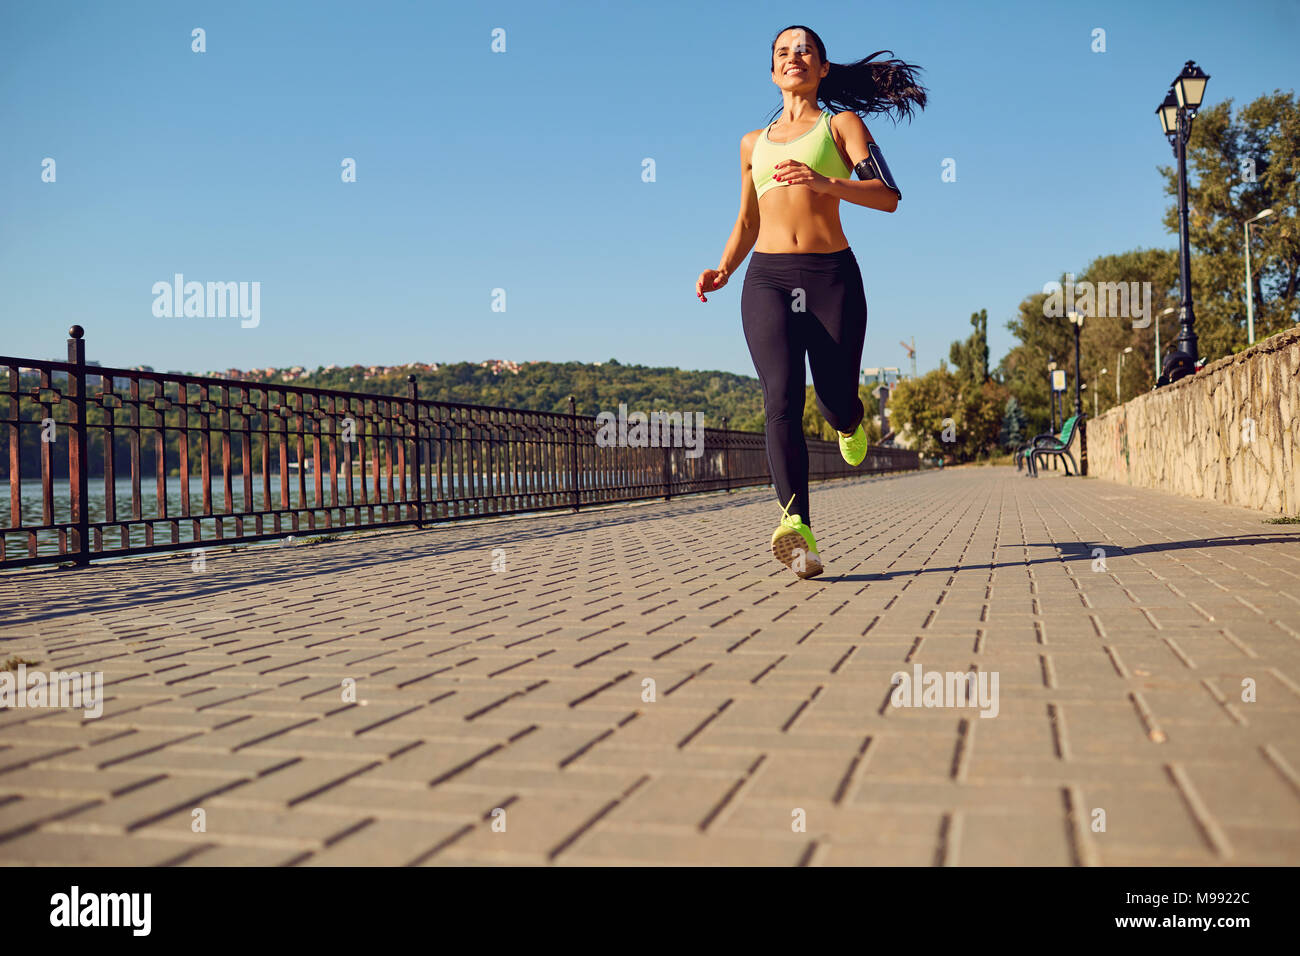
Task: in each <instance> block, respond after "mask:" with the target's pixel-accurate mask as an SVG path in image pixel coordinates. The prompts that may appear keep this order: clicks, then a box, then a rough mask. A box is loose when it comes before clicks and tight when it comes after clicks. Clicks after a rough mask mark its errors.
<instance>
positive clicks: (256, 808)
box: [0, 468, 1300, 866]
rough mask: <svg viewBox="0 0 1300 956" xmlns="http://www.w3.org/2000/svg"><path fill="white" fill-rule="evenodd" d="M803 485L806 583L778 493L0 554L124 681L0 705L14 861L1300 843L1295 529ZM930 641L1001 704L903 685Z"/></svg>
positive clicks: (876, 857)
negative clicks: (783, 558)
mask: <svg viewBox="0 0 1300 956" xmlns="http://www.w3.org/2000/svg"><path fill="white" fill-rule="evenodd" d="M814 498H815V499H816V500H817V502H819V504H818V505H817V508H818V510H819V513H835V514H837V516H839V518H840V519H841V520H838V521H837V522H836V523H835V525H834V527H831V526H827V527H825V528H824V529H822V530H821V531H820V532H819V535H818V537H819V542H820V543H821V545H822V548H823V552H824V556H825V557H826V559H827V561H828V570H827V572H826V573H825V574H823V575H822V576H821V577H819V578H817V579H814V580H811V581H806V582H800V581H796V580H794V579H793V578H792V577H790V576H789V575H788V573H787V572H785V571H784V570H783V569H781V568H779V567H777V566H776V565H775V563H774V562H772V560H771V557H770V555H769V554H768V553H767V551H766V541H767V538H768V535H769V534H770V531H771V525H772V523H773V521H772V518H773V513H774V510H775V508H774V505H773V503H772V501H771V497H770V492H769V491H768V490H766V489H747V490H742V491H738V492H735V493H732V494H730V495H724V494H717V495H706V496H700V497H695V498H681V499H675V500H673V501H669V502H659V501H655V502H647V503H644V504H640V505H636V506H628V507H615V508H610V509H602V510H599V511H587V510H585V509H584V511H583V512H582V513H580V514H577V515H563V516H557V515H538V516H528V517H520V518H517V519H512V520H509V521H491V522H463V523H455V524H451V525H442V526H435V527H430V528H428V529H426V530H424V531H416V530H413V529H407V530H399V531H396V532H385V533H379V534H369V535H365V536H357V537H355V538H350V539H347V540H343V541H339V542H334V543H324V544H320V545H317V546H314V547H312V548H311V549H310V550H307V549H300V548H277V549H270V548H258V549H241V550H238V551H234V552H231V551H225V550H223V551H221V552H220V553H216V554H214V555H212V556H211V558H210V561H209V568H210V569H211V573H210V574H209V576H207V577H205V578H204V579H203V580H200V579H199V576H195V575H190V574H188V573H186V574H179V573H178V569H181V570H186V571H187V570H188V565H187V564H186V563H183V562H182V561H180V559H179V558H178V560H177V561H172V562H169V561H166V560H157V559H149V560H139V561H137V560H129V561H121V562H113V563H110V564H105V565H102V566H95V567H92V568H89V569H72V570H64V571H59V572H58V573H57V574H55V573H52V572H50V573H46V572H42V571H37V572H22V573H13V574H10V573H0V606H3V607H5V608H6V610H7V612H9V613H8V615H7V617H6V620H5V621H4V622H3V623H0V640H3V641H5V643H6V647H8V648H12V649H13V652H14V653H19V652H21V654H22V656H24V657H26V658H27V659H33V660H39V661H41V662H42V666H43V667H50V668H58V669H70V668H74V667H75V668H78V669H82V670H85V669H93V670H100V671H102V672H103V673H104V675H105V680H106V691H107V693H108V697H109V699H108V700H107V701H106V703H105V716H104V717H103V718H101V719H99V720H94V721H83V720H81V719H80V718H79V716H78V715H76V714H72V713H68V712H62V711H57V712H50V713H29V712H25V711H18V710H16V709H15V710H7V711H0V864H19V865H23V864H30V863H51V862H53V863H59V862H63V863H71V864H83V865H97V864H110V863H117V864H126V865H157V864H159V863H168V862H179V863H181V864H183V865H213V866H228V865H282V864H285V863H290V862H293V863H299V864H303V865H397V864H401V863H407V862H419V863H421V864H423V865H432V866H461V865H561V866H564V865H628V864H642V865H680V864H690V863H697V864H704V865H709V864H766V865H795V864H805V865H813V866H837V865H906V866H931V865H936V864H939V865H943V864H956V865H988V864H999V865H1000V864H1021V865H1024V864H1034V865H1071V864H1080V863H1088V864H1091V863H1101V864H1103V865H1154V866H1183V865H1242V864H1247V865H1249V864H1263V865H1295V864H1296V863H1300V844H1298V842H1297V834H1300V743H1298V742H1297V741H1300V733H1297V731H1300V598H1298V597H1297V594H1300V590H1297V584H1298V583H1300V549H1297V548H1296V547H1295V545H1296V544H1297V543H1300V531H1296V530H1292V529H1288V528H1279V529H1275V530H1274V529H1270V531H1269V532H1268V533H1265V532H1263V530H1262V528H1261V525H1260V522H1259V518H1258V516H1256V515H1254V514H1252V513H1249V512H1245V511H1241V510H1240V509H1232V508H1224V507H1220V506H1217V505H1213V504H1210V503H1206V502H1192V501H1188V500H1183V499H1179V498H1175V497H1173V496H1170V495H1165V494H1161V493H1159V492H1153V491H1147V490H1144V489H1136V488H1128V487H1123V488H1121V487H1120V486H1116V485H1111V484H1108V483H1106V482H1102V481H1097V480H1092V479H1089V480H1078V479H1070V478H1064V477H1062V476H1061V475H1060V474H1059V473H1056V472H1045V473H1044V474H1043V476H1042V477H1041V478H1040V479H1039V480H1037V481H1034V480H1031V479H1027V478H1025V477H1024V476H1023V475H1021V474H1017V473H1015V472H1013V471H1011V470H1009V469H999V468H969V469H967V468H958V469H946V470H944V471H942V472H926V473H922V474H913V475H904V476H894V477H889V478H884V479H879V478H867V479H861V480H848V481H837V482H827V483H821V484H819V485H817V486H816V488H815V489H814ZM631 522H634V523H631ZM557 531H562V532H563V533H561V534H557V533H556V532H557ZM629 531H631V533H629ZM435 539H436V540H435ZM430 542H434V546H433V547H431V546H430ZM498 546H501V547H506V548H507V552H508V555H509V567H510V571H509V573H508V574H506V575H500V576H498V575H487V574H486V573H485V571H486V569H487V568H488V566H489V564H490V560H491V553H492V548H494V547H498ZM1093 547H1105V548H1106V549H1107V552H1108V553H1107V570H1106V572H1104V573H1097V572H1094V571H1093V570H1092V567H1091V565H1092V548H1093ZM449 555H458V556H465V557H468V559H469V560H466V561H449V560H447V558H448V556H449ZM475 556H477V557H475ZM182 557H183V556H182ZM478 558H481V559H482V561H481V562H480V563H477V564H476V563H475V561H476V560H477V559H478ZM211 574H220V575H221V578H220V580H221V582H222V587H221V588H220V589H213V588H212V587H211V583H212V581H213V578H212V576H211ZM143 601H147V602H148V603H147V608H148V610H147V613H142V612H141V610H140V608H141V606H142V605H141V602H143ZM11 609H12V610H11ZM88 609H93V610H88ZM916 664H920V665H921V666H922V668H923V670H935V671H939V672H940V673H945V672H952V673H963V672H967V671H969V670H971V669H972V668H975V669H977V670H978V671H981V672H996V673H997V674H998V675H999V700H998V715H997V716H996V717H994V718H981V717H979V716H978V714H979V711H978V709H977V708H974V707H965V708H956V707H919V708H898V707H893V706H890V705H889V703H888V700H889V697H890V694H891V690H892V685H891V677H892V675H893V674H894V673H895V672H896V671H900V670H901V671H904V672H907V673H911V671H912V668H913V666H914V665H916ZM349 677H350V678H353V679H355V680H356V681H357V685H356V686H357V696H358V702H357V703H356V704H355V705H349V704H346V703H345V702H344V701H343V699H342V693H341V689H342V682H343V680H344V678H349ZM647 677H650V678H653V679H654V681H655V683H656V693H657V699H656V700H655V701H654V702H649V701H645V700H643V699H642V681H643V680H644V679H645V678H647ZM1246 678H1249V679H1251V680H1253V681H1254V684H1255V688H1256V694H1257V698H1256V700H1255V701H1254V702H1246V701H1243V700H1241V689H1242V681H1243V679H1246ZM361 701H364V702H365V703H364V704H363V703H361ZM232 785H234V788H233V789H228V790H224V791H223V792H221V793H214V791H216V790H222V788H227V787H231V786H232ZM192 805H201V806H202V807H203V808H204V809H205V810H206V811H207V813H208V830H207V832H206V833H199V834H196V833H194V832H193V831H192V830H191V828H190V823H191V816H190V810H191V809H193V806H192ZM495 807H504V808H505V810H506V820H507V830H506V832H505V833H497V832H494V831H493V830H492V828H491V826H490V822H489V821H488V820H485V819H484V816H485V814H487V813H488V812H489V811H491V810H492V809H493V808H495ZM795 807H799V808H801V809H802V810H804V811H805V812H806V814H807V821H808V828H807V832H804V833H795V832H793V831H791V829H790V820H791V817H790V813H791V810H792V809H794V808H795ZM1072 807H1073V808H1074V810H1073V813H1074V816H1073V817H1072V816H1071V808H1072ZM1098 807H1100V808H1103V809H1105V810H1106V813H1107V829H1106V831H1105V832H1103V833H1094V832H1092V831H1091V829H1089V828H1088V823H1089V822H1090V820H1091V816H1090V813H1091V811H1092V810H1093V809H1094V808H1098ZM5 834H9V837H8V838H5Z"/></svg>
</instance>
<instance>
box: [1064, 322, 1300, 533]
mask: <svg viewBox="0 0 1300 956" xmlns="http://www.w3.org/2000/svg"><path fill="white" fill-rule="evenodd" d="M1088 474H1089V475H1092V476H1096V477H1101V478H1109V479H1111V480H1112V481H1120V482H1124V483H1126V484H1130V485H1138V486H1141V487H1144V488H1160V489H1163V490H1165V491H1172V492H1175V493H1177V494H1181V495H1188V496H1190V497H1193V498H1211V499H1213V500H1215V501H1221V502H1223V503H1224V504H1230V505H1239V506H1241V507H1245V508H1256V509H1259V510H1260V511H1266V512H1269V513H1271V514H1278V515H1295V514H1297V513H1298V512H1300V329H1291V330H1288V331H1286V332H1279V333H1278V334H1277V335H1274V336H1272V337H1270V338H1267V339H1265V340H1264V341H1262V342H1258V343H1256V344H1255V345H1254V346H1252V347H1251V348H1250V349H1247V350H1246V351H1245V352H1241V353H1239V354H1237V355H1230V356H1228V357H1227V358H1223V359H1220V360H1219V361H1217V362H1214V363H1213V364H1210V365H1207V366H1206V367H1205V368H1204V369H1202V370H1201V371H1200V372H1199V373H1198V374H1196V375H1194V376H1191V377H1188V378H1185V379H1183V380H1182V381H1179V382H1175V383H1174V384H1173V385H1169V386H1167V387H1165V388H1160V389H1156V390H1155V391H1151V392H1147V393H1146V394H1144V395H1139V396H1138V397H1137V398H1134V399H1132V400H1130V401H1128V402H1126V403H1125V404H1123V405H1120V406H1118V407H1116V408H1112V409H1111V410H1110V411H1108V412H1106V413H1105V414H1103V415H1101V416H1100V417H1098V418H1094V419H1090V420H1089V421H1088Z"/></svg>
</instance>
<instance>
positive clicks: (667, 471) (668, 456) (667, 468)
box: [662, 445, 673, 501]
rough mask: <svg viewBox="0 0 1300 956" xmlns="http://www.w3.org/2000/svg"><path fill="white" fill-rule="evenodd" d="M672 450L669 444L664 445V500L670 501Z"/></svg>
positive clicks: (671, 492) (671, 493)
mask: <svg viewBox="0 0 1300 956" xmlns="http://www.w3.org/2000/svg"><path fill="white" fill-rule="evenodd" d="M672 456H673V450H672V447H671V446H670V445H664V465H663V473H662V478H663V483H664V501H671V500H672V497H673V457H672Z"/></svg>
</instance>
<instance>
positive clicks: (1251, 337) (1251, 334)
mask: <svg viewBox="0 0 1300 956" xmlns="http://www.w3.org/2000/svg"><path fill="white" fill-rule="evenodd" d="M1271 215H1273V210H1272V209H1265V210H1264V211H1263V212H1261V213H1260V214H1259V215H1258V216H1256V217H1255V218H1253V219H1247V220H1246V225H1245V229H1246V344H1247V345H1254V344H1255V283H1253V282H1252V281H1250V224H1251V223H1252V222H1259V220H1261V219H1263V218H1264V217H1266V216H1271Z"/></svg>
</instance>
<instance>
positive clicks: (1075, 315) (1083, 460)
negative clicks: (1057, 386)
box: [1062, 312, 1088, 475]
mask: <svg viewBox="0 0 1300 956" xmlns="http://www.w3.org/2000/svg"><path fill="white" fill-rule="evenodd" d="M1069 319H1070V324H1071V325H1072V326H1074V427H1075V428H1077V429H1079V474H1080V475H1087V474H1088V428H1087V423H1086V422H1084V420H1083V367H1082V366H1081V365H1080V364H1079V336H1080V334H1082V332H1083V313H1082V312H1071V313H1070V314H1069ZM1062 400H1064V397H1063V398H1062ZM1062 414H1064V412H1062Z"/></svg>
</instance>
